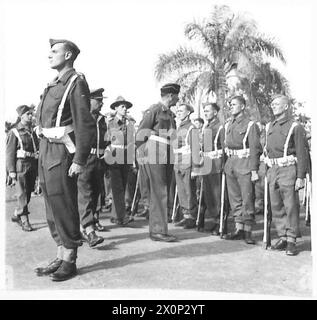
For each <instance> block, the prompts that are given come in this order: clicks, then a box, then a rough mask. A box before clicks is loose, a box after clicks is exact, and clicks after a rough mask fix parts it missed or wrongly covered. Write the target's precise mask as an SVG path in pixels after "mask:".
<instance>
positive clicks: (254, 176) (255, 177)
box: [251, 171, 259, 182]
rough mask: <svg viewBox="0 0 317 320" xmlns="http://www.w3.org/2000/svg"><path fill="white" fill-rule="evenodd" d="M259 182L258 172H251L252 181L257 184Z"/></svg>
mask: <svg viewBox="0 0 317 320" xmlns="http://www.w3.org/2000/svg"><path fill="white" fill-rule="evenodd" d="M258 180H259V175H258V173H257V172H256V171H251V181H252V182H256V181H258Z"/></svg>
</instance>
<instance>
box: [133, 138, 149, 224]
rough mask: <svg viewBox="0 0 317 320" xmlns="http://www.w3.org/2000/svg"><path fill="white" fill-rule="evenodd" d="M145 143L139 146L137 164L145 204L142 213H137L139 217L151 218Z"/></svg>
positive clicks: (142, 201) (141, 197) (141, 193)
mask: <svg viewBox="0 0 317 320" xmlns="http://www.w3.org/2000/svg"><path fill="white" fill-rule="evenodd" d="M144 147H145V144H142V145H141V146H140V147H139V148H138V158H137V164H138V168H139V172H138V174H139V177H140V178H139V187H140V202H141V203H142V205H143V210H142V211H141V212H140V213H137V214H136V216H137V217H142V218H146V219H149V212H150V211H149V209H150V182H149V179H148V176H147V174H146V170H145V159H146V157H145V152H144Z"/></svg>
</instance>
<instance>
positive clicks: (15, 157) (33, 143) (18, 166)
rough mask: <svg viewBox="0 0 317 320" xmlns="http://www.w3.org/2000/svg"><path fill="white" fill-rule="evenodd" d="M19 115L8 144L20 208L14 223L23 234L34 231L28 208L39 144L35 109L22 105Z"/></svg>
mask: <svg viewBox="0 0 317 320" xmlns="http://www.w3.org/2000/svg"><path fill="white" fill-rule="evenodd" d="M17 113H18V115H19V117H20V119H21V121H20V122H19V123H18V124H17V126H16V127H15V128H12V129H11V130H10V131H9V133H8V136H7V143H6V149H7V150H6V157H7V159H6V160H7V162H6V163H7V171H8V172H9V178H11V181H12V182H11V185H15V186H16V192H17V207H16V209H15V211H14V214H13V216H12V218H11V220H12V221H13V222H17V223H18V224H19V225H20V226H21V227H22V230H23V231H32V230H33V228H32V226H31V225H30V222H29V218H28V215H29V214H30V212H29V210H28V204H29V202H30V199H31V193H32V191H33V190H34V184H35V179H36V176H37V156H38V151H37V150H38V140H37V136H36V134H35V132H34V131H33V130H32V118H33V109H31V108H30V107H28V106H26V105H22V106H19V107H18V108H17Z"/></svg>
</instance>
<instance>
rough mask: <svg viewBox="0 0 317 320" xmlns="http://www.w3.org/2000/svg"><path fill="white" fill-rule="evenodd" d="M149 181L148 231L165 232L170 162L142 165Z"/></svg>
mask: <svg viewBox="0 0 317 320" xmlns="http://www.w3.org/2000/svg"><path fill="white" fill-rule="evenodd" d="M144 167H145V170H146V174H147V176H148V179H149V182H150V215H149V229H150V233H161V234H167V229H168V228H167V214H168V203H171V202H173V201H170V200H169V197H170V186H171V179H172V175H173V165H172V164H150V163H146V164H145V165H144Z"/></svg>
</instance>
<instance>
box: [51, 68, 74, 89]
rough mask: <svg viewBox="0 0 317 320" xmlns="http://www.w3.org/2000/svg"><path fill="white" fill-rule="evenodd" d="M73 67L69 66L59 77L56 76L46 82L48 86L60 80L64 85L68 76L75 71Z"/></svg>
mask: <svg viewBox="0 0 317 320" xmlns="http://www.w3.org/2000/svg"><path fill="white" fill-rule="evenodd" d="M75 72H76V71H75V69H74V68H71V69H69V70H68V71H67V72H65V73H64V74H63V75H62V77H61V78H58V76H57V77H56V78H54V80H53V81H52V82H51V83H49V84H48V86H55V85H56V84H57V83H58V82H61V83H62V84H63V85H65V84H66V83H67V81H68V80H69V78H70V77H71V76H72V75H73V74H74V73H75Z"/></svg>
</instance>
